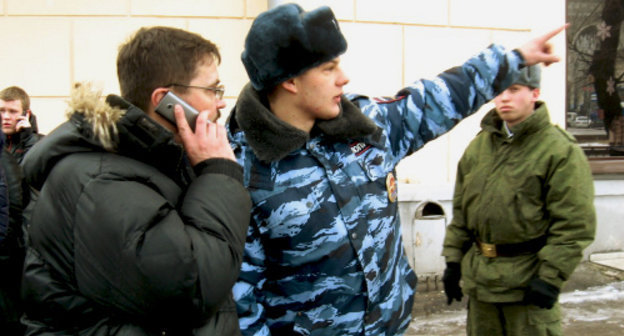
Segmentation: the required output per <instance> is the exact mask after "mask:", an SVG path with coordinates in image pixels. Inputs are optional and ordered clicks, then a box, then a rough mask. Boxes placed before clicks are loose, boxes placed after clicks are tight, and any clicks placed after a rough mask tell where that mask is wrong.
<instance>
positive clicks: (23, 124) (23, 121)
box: [15, 110, 32, 132]
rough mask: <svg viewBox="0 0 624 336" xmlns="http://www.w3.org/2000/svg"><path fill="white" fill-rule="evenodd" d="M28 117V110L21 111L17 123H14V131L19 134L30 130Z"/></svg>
mask: <svg viewBox="0 0 624 336" xmlns="http://www.w3.org/2000/svg"><path fill="white" fill-rule="evenodd" d="M29 117H30V116H29V115H28V110H24V111H22V115H21V116H19V117H17V122H16V123H15V131H16V132H20V131H21V130H23V129H26V128H31V127H32V125H31V124H30V120H28V118H29Z"/></svg>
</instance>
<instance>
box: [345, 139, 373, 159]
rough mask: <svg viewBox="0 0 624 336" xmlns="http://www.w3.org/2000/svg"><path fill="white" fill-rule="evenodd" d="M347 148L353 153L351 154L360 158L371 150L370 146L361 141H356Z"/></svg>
mask: <svg viewBox="0 0 624 336" xmlns="http://www.w3.org/2000/svg"><path fill="white" fill-rule="evenodd" d="M349 147H350V148H351V151H352V152H353V154H355V156H360V155H362V154H364V153H366V151H368V150H369V149H370V148H371V145H369V144H367V143H365V142H362V141H356V142H352V143H351V144H349Z"/></svg>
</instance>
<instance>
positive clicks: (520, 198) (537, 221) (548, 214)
mask: <svg viewBox="0 0 624 336" xmlns="http://www.w3.org/2000/svg"><path fill="white" fill-rule="evenodd" d="M540 71H541V70H540V68H539V66H532V67H527V68H524V69H523V70H522V72H521V76H520V77H518V79H516V80H515V81H514V84H513V85H512V86H511V87H509V88H508V89H506V90H505V91H503V92H502V93H501V94H500V95H498V96H497V97H496V98H495V99H494V103H495V106H496V107H495V108H494V109H493V110H491V111H490V112H489V113H488V114H486V115H485V117H484V118H483V120H482V121H481V128H482V131H481V132H480V133H479V134H478V135H477V136H476V138H475V139H474V140H473V141H472V142H471V143H470V145H469V146H468V148H467V149H466V151H465V152H464V155H463V156H462V158H461V160H460V161H459V164H458V168H457V180H456V184H455V194H454V197H453V220H452V221H451V224H450V225H449V226H448V227H447V229H446V237H445V239H444V248H443V250H442V254H443V255H444V256H445V257H446V261H447V268H446V270H445V272H444V276H443V282H444V290H445V293H446V295H447V302H448V303H449V304H450V303H451V302H452V301H453V300H458V301H459V300H461V299H462V296H463V293H466V294H467V295H468V297H469V303H468V323H467V334H468V335H484V336H485V335H509V336H513V335H535V336H539V335H561V323H560V318H561V314H560V307H559V304H558V296H559V291H560V289H561V287H562V285H563V283H564V282H565V281H566V280H567V279H569V277H570V274H572V272H573V271H574V269H575V268H576V266H577V265H578V263H579V262H580V261H581V258H582V257H583V249H584V248H585V247H587V246H588V245H589V244H590V243H591V242H592V241H593V239H594V234H595V231H596V213H595V210H594V202H593V201H594V184H593V179H592V174H591V170H590V167H589V163H588V161H587V158H586V157H585V154H584V153H583V150H582V149H581V148H580V147H579V146H578V144H577V143H576V141H575V139H574V137H573V136H572V135H570V134H568V133H567V132H566V131H564V130H562V129H560V128H559V127H557V126H555V125H553V124H551V122H550V118H549V115H548V109H547V108H546V104H545V103H544V102H543V101H539V100H538V98H539V93H540V76H541V75H540ZM460 280H463V288H462V287H460ZM462 289H463V293H462Z"/></svg>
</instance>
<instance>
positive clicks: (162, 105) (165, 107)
mask: <svg viewBox="0 0 624 336" xmlns="http://www.w3.org/2000/svg"><path fill="white" fill-rule="evenodd" d="M176 104H178V105H180V106H182V109H183V110H184V116H185V117H186V121H187V122H188V124H189V126H191V129H192V130H193V131H195V121H196V120H197V115H198V114H199V112H198V111H197V110H196V109H194V108H193V107H192V106H191V105H189V104H188V103H187V102H185V101H184V100H182V98H180V97H178V96H176V95H175V94H174V93H173V92H171V91H169V92H167V94H166V95H165V96H164V97H163V99H161V100H160V102H159V103H158V106H156V113H158V114H160V115H161V116H163V117H165V118H166V119H167V120H169V121H170V122H171V123H172V124H174V125H176V120H175V116H174V114H173V109H174V107H175V105H176Z"/></svg>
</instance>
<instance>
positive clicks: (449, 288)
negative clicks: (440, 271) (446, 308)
mask: <svg viewBox="0 0 624 336" xmlns="http://www.w3.org/2000/svg"><path fill="white" fill-rule="evenodd" d="M460 279H461V266H460V265H459V263H456V262H449V263H446V269H445V270H444V275H443V276H442V282H443V283H444V293H445V294H446V298H447V300H446V303H447V304H449V305H450V304H451V302H453V299H455V300H457V301H461V299H462V297H464V294H463V293H462V290H461V287H459V280H460Z"/></svg>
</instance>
